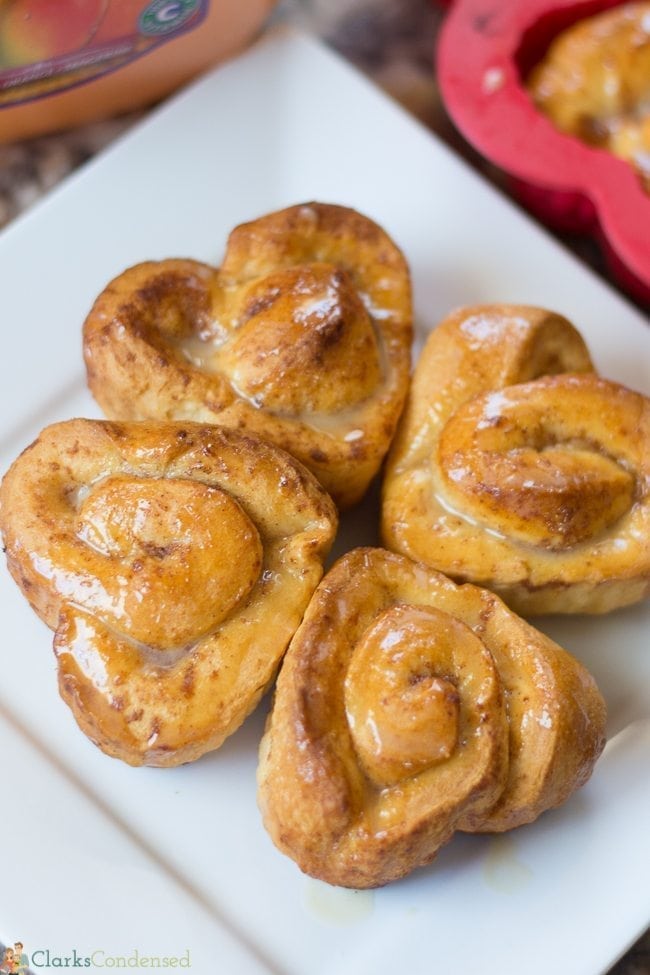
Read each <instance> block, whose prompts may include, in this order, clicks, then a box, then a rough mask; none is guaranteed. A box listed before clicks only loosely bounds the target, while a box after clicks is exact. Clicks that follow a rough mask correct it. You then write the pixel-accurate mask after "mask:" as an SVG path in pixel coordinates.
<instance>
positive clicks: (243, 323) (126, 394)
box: [84, 203, 412, 507]
mask: <svg viewBox="0 0 650 975" xmlns="http://www.w3.org/2000/svg"><path fill="white" fill-rule="evenodd" d="M411 314H412V313H411V293H410V282H409V273H408V268H407V266H406V262H405V260H404V258H403V256H402V254H401V252H400V251H399V249H398V248H397V247H396V246H395V244H394V243H393V242H392V241H391V240H390V238H389V237H388V236H387V235H386V234H385V233H384V231H383V230H381V228H380V227H378V226H377V224H375V223H373V222H372V221H371V220H369V219H368V218H367V217H364V216H362V215H361V214H359V213H356V212H355V211H354V210H350V209H348V208H346V207H339V206H332V205H326V204H320V203H309V204H305V205H302V206H295V207H290V208H289V209H287V210H281V211H279V212H277V213H273V214H270V215H268V216H265V217H261V218H260V219H258V220H255V221H253V222H251V223H247V224H242V225H241V226H239V227H236V228H235V230H233V232H232V233H231V235H230V238H229V241H228V247H227V250H226V255H225V258H224V261H223V264H222V265H221V267H220V268H219V269H218V270H217V269H215V268H212V267H209V266H208V265H206V264H201V263H199V262H197V261H191V260H167V261H160V262H157V263H156V262H148V263H144V264H139V265H137V266H136V267H133V268H130V269H129V270H127V271H125V272H124V273H123V274H121V275H120V276H119V277H117V278H116V279H115V280H114V281H112V282H111V283H110V284H109V285H108V286H107V288H106V289H105V290H104V291H103V292H102V294H101V295H100V296H99V297H98V299H97V301H96V302H95V304H94V306H93V309H92V310H91V312H90V314H89V315H88V318H87V319H86V323H85V326H84V355H85V360H86V367H87V373H88V383H89V386H90V389H91V391H92V393H93V395H94V396H95V398H96V399H97V401H98V403H99V404H100V406H101V407H102V409H103V410H104V412H105V413H106V414H107V415H108V416H109V417H116V418H118V417H119V418H128V419H148V418H152V419H156V418H157V419H183V420H184V419H190V420H199V421H201V422H207V423H219V424H221V425H224V426H228V427H232V428H238V429H243V430H247V431H251V432H252V433H254V434H256V435H259V436H262V437H264V438H265V439H267V440H270V441H272V442H273V443H276V444H278V445H279V446H280V447H283V448H284V449H285V450H287V451H288V452H289V453H291V454H293V455H294V456H296V457H298V459H299V460H300V461H302V463H304V464H305V465H306V466H307V467H308V468H309V469H310V470H311V471H312V472H313V473H314V474H315V475H316V476H317V477H318V479H319V480H320V481H321V483H322V484H323V485H324V486H325V488H326V489H327V490H328V491H329V492H330V493H331V494H332V496H333V497H334V499H335V501H336V502H337V504H338V505H339V506H340V507H348V506H350V505H351V504H354V503H355V502H356V501H358V500H359V499H360V498H361V496H362V495H363V493H364V491H365V490H366V488H367V486H368V483H369V482H370V480H371V478H372V477H373V476H374V475H375V474H376V472H377V470H378V468H379V465H380V463H381V461H382V459H383V457H384V455H385V453H386V451H387V449H388V446H389V443H390V440H391V437H392V435H393V432H394V430H395V426H396V424H397V420H398V418H399V414H400V411H401V409H402V405H403V402H404V398H405V396H406V388H407V383H408V374H409V365H410V344H411Z"/></svg>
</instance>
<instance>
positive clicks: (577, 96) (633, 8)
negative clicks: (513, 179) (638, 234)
mask: <svg viewBox="0 0 650 975" xmlns="http://www.w3.org/2000/svg"><path fill="white" fill-rule="evenodd" d="M528 88H529V91H530V93H531V96H532V98H533V100H534V102H535V104H536V105H537V106H538V108H539V109H540V110H541V111H542V112H544V113H545V114H546V115H548V117H549V118H550V119H551V121H552V122H553V123H554V124H555V125H556V126H557V127H558V128H559V129H560V130H561V131H562V132H568V133H569V134H571V135H575V136H577V137H578V138H580V139H582V140H583V141H584V142H587V143H590V144H592V145H596V146H600V147H601V148H603V149H607V150H608V151H609V152H611V153H613V154H614V155H615V156H619V157H620V158H621V159H625V160H626V161H627V162H630V163H632V165H634V166H635V168H636V169H637V171H638V173H639V175H640V176H641V180H642V182H643V186H644V188H645V190H646V191H647V192H650V3H648V2H647V0H646V2H643V3H626V4H621V5H619V6H616V7H614V8H613V9H612V10H605V11H603V12H601V13H599V14H596V15H595V16H593V17H585V18H584V19H583V20H580V21H578V23H576V24H574V25H573V26H572V27H569V28H568V29H567V30H565V31H563V32H562V33H561V34H559V35H558V37H556V39H555V40H554V41H553V43H552V44H551V46H550V48H549V50H548V52H547V54H546V55H545V57H544V58H543V60H542V61H541V62H540V63H539V64H538V65H537V67H536V68H535V69H534V70H533V71H532V72H531V75H530V78H529V80H528Z"/></svg>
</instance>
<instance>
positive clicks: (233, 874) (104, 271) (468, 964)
mask: <svg viewBox="0 0 650 975" xmlns="http://www.w3.org/2000/svg"><path fill="white" fill-rule="evenodd" d="M311 199H317V200H323V201H326V202H335V203H342V204H347V205H350V206H353V207H355V208H357V209H359V210H361V211H362V212H365V213H367V214H368V215H369V216H372V217H373V218H374V219H376V220H377V221H379V223H381V224H382V225H383V226H384V227H385V228H386V229H387V230H388V232H389V233H390V234H391V235H392V236H393V237H394V238H395V239H396V240H397V241H398V243H399V244H400V245H401V246H402V247H403V249H404V251H405V253H406V256H407V258H408V259H409V261H410V264H411V268H412V271H413V280H414V288H415V299H416V316H417V325H418V332H419V337H420V341H421V339H422V337H423V336H424V335H425V334H426V333H427V331H428V330H429V329H431V328H432V327H433V326H434V325H435V323H436V321H437V320H438V319H439V318H440V317H442V316H443V315H444V314H445V313H446V312H447V311H448V310H449V309H450V308H451V307H452V306H454V305H457V304H462V303H470V302H477V301H490V300H501V301H510V302H517V301H522V302H527V303H531V304H535V303H537V304H543V305H547V306H549V307H552V308H555V309H557V310H558V311H561V312H563V313H564V314H566V315H567V316H569V317H570V318H571V319H573V321H574V322H575V323H576V325H577V326H578V327H579V328H580V329H581V331H582V332H583V334H584V335H585V336H586V337H587V339H588V341H589V343H590V345H591V348H592V350H593V354H594V357H595V360H596V363H597V365H598V366H599V367H600V369H601V371H602V372H603V373H604V374H605V375H606V376H608V377H610V378H613V379H616V380H619V381H621V382H624V383H627V384H628V385H630V386H632V387H635V388H639V389H644V390H645V391H646V392H650V375H649V374H648V366H649V363H650V332H649V331H648V328H647V324H646V322H645V321H644V320H643V318H642V317H641V315H640V314H639V313H638V312H635V311H633V310H632V309H631V308H630V307H629V306H628V305H626V304H625V303H624V302H623V301H622V300H621V299H620V298H619V297H617V296H616V295H615V294H614V293H612V292H611V291H610V290H609V289H608V288H607V287H606V286H605V285H604V284H602V283H601V282H599V281H598V280H596V279H595V278H594V277H593V276H592V275H591V274H590V273H589V272H588V271H587V270H586V269H585V268H584V267H582V266H581V265H580V264H578V263H577V262H576V261H575V260H574V259H573V258H572V257H570V256H569V255H568V254H567V253H565V252H564V251H563V250H562V249H561V248H560V247H559V246H558V245H557V244H556V243H554V242H553V241H552V240H550V239H549V238H548V237H547V236H546V235H545V234H544V233H543V232H542V231H540V230H539V229H537V228H536V227H535V226H534V225H533V224H532V223H530V222H529V221H528V220H527V219H526V218H525V217H524V216H522V215H521V214H520V213H519V212H518V211H517V210H516V209H515V208H514V207H512V206H511V205H510V204H509V203H507V202H506V201H504V199H503V198H502V197H501V196H499V195H498V194H497V193H496V192H495V191H493V190H492V189H491V188H489V187H488V186H487V185H486V184H485V183H484V182H483V181H482V180H481V179H479V178H478V177H477V176H476V175H474V174H473V173H472V172H471V171H470V170H469V169H468V168H467V167H466V166H465V165H464V164H463V163H462V162H460V161H459V160H458V159H457V158H456V157H455V156H454V155H453V154H452V153H450V152H449V151H448V150H447V149H446V148H445V147H444V146H442V145H441V144H439V143H438V142H437V141H436V140H435V139H434V138H433V137H432V136H431V135H430V134H429V133H427V132H425V131H424V130H423V129H421V128H420V127H419V126H418V125H417V124H416V123H415V122H413V121H412V120H411V119H410V118H408V117H407V116H406V115H404V114H403V113H402V112H401V111H400V109H398V108H397V107H396V106H395V105H393V104H392V103H390V102H389V101H387V100H386V99H385V98H384V97H383V96H382V95H381V94H380V93H379V92H378V91H377V90H375V89H374V88H373V87H372V86H371V85H369V84H368V83H367V82H365V81H364V80H363V79H361V78H360V77H359V76H358V75H356V74H355V73H354V72H353V71H352V70H351V69H350V68H349V67H347V66H345V65H344V64H343V63H341V62H340V61H338V60H337V59H336V58H335V57H334V56H332V55H331V54H330V53H328V52H327V51H326V50H325V49H323V48H322V47H320V46H319V45H317V44H316V43H314V42H313V41H310V40H307V39H305V38H302V37H299V36H296V35H295V34H291V33H287V32H284V31H280V32H279V33H275V34H271V35H269V36H267V37H266V38H264V39H263V40H262V41H261V42H260V43H259V44H258V45H257V46H256V47H255V48H253V49H252V50H251V51H249V52H248V53H246V54H245V55H244V56H242V57H240V58H238V59H237V60H236V61H234V62H233V63H231V64H229V65H227V66H225V67H222V68H220V69H218V70H217V71H215V72H214V73H213V74H211V75H210V76H208V77H206V78H205V79H203V80H201V81H200V82H199V83H198V84H196V85H194V86H192V87H191V88H190V89H188V90H187V91H185V92H184V93H182V94H181V95H180V96H178V97H177V98H175V99H174V100H173V101H171V102H170V103H169V104H167V105H166V106H164V107H163V108H162V109H161V110H160V111H158V112H156V113H155V114H154V115H153V116H151V117H150V118H149V119H148V120H147V121H146V122H145V123H144V124H143V125H141V126H140V127H139V128H138V129H137V130H135V131H133V132H132V133H131V134H129V135H128V136H127V137H126V138H124V139H122V140H121V141H120V142H119V143H118V144H116V145H115V146H113V147H112V148H111V149H110V150H109V151H107V152H105V153H104V154H103V155H102V156H101V158H98V159H97V160H95V161H94V162H93V163H91V164H90V165H88V166H86V167H85V168H84V169H83V170H82V171H80V172H79V173H78V174H76V175H75V176H73V177H72V178H71V179H69V180H68V181H67V183H66V185H65V186H63V187H62V188H61V189H60V190H58V191H57V192H55V193H53V194H52V195H51V196H50V197H49V198H48V199H47V200H45V201H44V203H42V204H41V205H40V206H39V207H38V208H36V209H35V210H34V211H33V212H31V213H29V214H27V215H26V216H25V217H24V218H23V219H21V220H20V221H18V222H17V223H16V224H15V225H14V226H12V227H10V228H9V230H8V231H7V232H6V233H5V234H4V236H3V237H2V238H1V239H0V275H1V281H2V288H1V290H0V301H1V305H2V319H3V323H4V352H3V366H4V368H3V376H2V378H3V383H2V387H1V388H0V403H1V408H2V415H3V416H4V418H5V419H4V423H3V435H2V440H1V443H0V466H1V468H2V469H3V470H4V469H6V467H7V466H8V465H9V463H10V462H11V461H12V460H13V458H14V457H15V455H16V454H17V452H18V451H19V450H20V449H22V447H24V446H25V445H26V444H27V443H28V442H29V441H30V440H31V439H32V438H33V437H34V436H35V435H36V434H37V433H38V431H39V430H40V428H41V427H42V426H44V425H45V424H46V423H48V422H50V421H53V420H57V419H64V418H68V417H71V416H79V415H90V416H98V415H99V414H98V410H97V408H96V406H95V405H94V404H93V402H92V400H91V398H90V396H89V394H88V393H87V392H86V390H85V385H84V377H83V368H82V359H81V342H80V329H81V323H82V321H83V318H84V316H85V314H86V312H87V311H88V309H89V307H90V305H91V303H92V301H93V299H94V297H95V295H96V294H97V293H98V292H99V291H100V290H101V289H102V288H103V286H104V285H105V284H106V282H107V281H108V280H109V279H110V278H111V277H112V276H113V275H115V274H116V273H118V272H119V271H121V270H122V269H123V268H125V267H126V266H127V265H129V264H133V263H135V262H137V261H140V260H144V259H148V258H152V259H155V258H165V257H170V256H187V257H194V258H197V259H199V260H204V261H211V262H215V263H218V261H219V259H220V257H221V254H222V250H223V246H224V243H225V239H226V235H227V233H228V231H229V229H230V228H231V227H233V226H234V225H235V224H237V223H239V222H241V221H242V220H247V219H250V218H252V217H255V216H257V215H260V214H262V213H264V212H266V211H269V210H273V209H275V208H278V207H283V206H286V205H289V204H292V203H297V202H300V201H305V200H311ZM375 525H376V509H375V508H374V507H373V503H372V502H371V501H368V502H367V503H366V504H365V507H363V508H361V509H359V510H357V511H355V512H353V513H351V515H348V516H347V517H346V519H345V520H344V525H343V528H342V533H341V537H340V540H339V543H338V546H337V547H338V550H339V551H341V550H345V549H346V548H350V547H352V546H353V545H355V544H358V543H359V542H368V543H373V542H374V541H375V540H376V533H375ZM0 597H1V600H2V602H1V605H2V624H3V630H2V633H3V637H2V644H3V651H2V654H3V665H2V682H1V683H2V686H1V690H0V705H1V708H2V711H3V713H4V715H5V719H4V720H3V721H2V722H0V745H1V748H2V784H1V785H0V789H1V790H2V799H1V801H0V822H1V824H2V832H1V834H0V835H1V839H0V844H1V845H0V862H1V863H2V876H3V882H2V884H1V885H0V937H2V938H4V939H5V943H7V941H8V940H11V941H13V940H14V939H16V938H20V939H21V940H22V941H23V942H24V943H25V946H26V950H27V951H28V952H32V954H33V956H34V957H33V962H34V967H35V969H36V970H38V969H37V968H36V958H37V957H38V959H39V960H40V961H42V960H43V958H44V956H43V955H38V956H36V955H34V952H36V951H37V950H44V949H45V948H47V947H49V948H50V949H51V951H52V952H54V953H56V952H58V953H59V954H60V955H66V954H68V955H70V954H71V952H72V948H73V947H76V948H77V950H78V951H81V952H83V951H86V952H91V951H93V950H105V951H106V952H107V953H108V954H119V953H120V952H121V953H124V952H128V951H132V950H133V949H135V948H137V949H138V950H139V951H140V953H141V954H150V955H163V954H165V953H167V954H168V953H170V952H171V953H176V954H179V955H181V954H182V953H183V951H185V949H189V950H190V957H191V960H192V969H193V970H194V971H197V972H200V973H201V975H206V973H208V972H219V973H224V975H243V973H245V972H249V971H250V972H251V973H254V972H264V971H271V972H274V973H276V975H307V973H309V975H335V973H336V975H388V973H389V972H390V973H392V972H393V971H394V970H395V966H396V965H398V966H399V969H400V970H401V971H404V972H407V973H408V975H431V973H432V972H440V973H445V975H449V973H462V975H465V973H472V972H477V971H481V973H482V975H504V973H511V972H526V973H527V975H537V973H544V975H547V973H548V972H553V973H555V975H562V973H567V975H569V973H570V975H595V973H598V972H602V971H604V970H606V969H607V968H608V967H609V965H611V964H612V962H613V961H614V960H615V958H616V957H617V956H618V955H619V954H620V953H621V952H622V951H623V950H624V949H625V948H626V947H627V946H628V945H629V944H630V943H631V942H632V941H633V940H634V938H635V937H636V936H637V935H638V934H639V933H640V932H641V931H642V930H643V928H644V927H645V925H646V924H647V923H648V921H649V920H650V898H649V897H648V890H649V889H650V830H649V829H648V822H649V821H650V774H648V773H649V772H650V647H648V646H647V643H648V628H647V624H648V620H649V618H650V617H649V613H648V608H647V607H646V608H642V607H635V608H632V609H629V610H626V611H622V612H618V613H614V614H612V615H611V616H608V617H606V618H595V619H590V618H582V619H581V618H576V619H563V620H560V619H545V620H542V621H541V626H542V628H543V629H544V630H545V631H547V632H549V633H550V634H551V635H552V636H553V637H554V638H555V639H557V640H558V641H559V642H560V643H562V644H564V646H566V647H567V648H568V649H569V650H571V651H572V652H574V653H575V654H576V655H577V656H578V657H580V658H581V659H582V660H584V661H585V663H586V664H587V665H588V666H589V667H590V669H591V670H592V671H593V673H594V674H595V676H596V678H597V679H598V681H599V684H600V686H601V688H602V689H603V691H604V693H605V695H606V697H607V701H608V705H609V710H610V725H609V733H610V742H609V745H608V747H607V750H606V752H605V754H604V756H603V758H602V759H601V761H600V762H599V765H598V767H597V770H596V772H595V774H594V776H593V778H592V780H591V781H590V783H589V784H588V785H587V787H586V788H584V789H583V790H581V792H579V793H578V794H577V795H575V796H574V797H573V799H572V800H571V801H570V802H568V803H567V804H566V805H565V806H564V807H563V808H562V809H560V810H557V811H555V812H552V813H548V814H546V815H545V816H543V817H542V818H541V820H539V821H538V822H537V823H536V824H534V825H533V826H530V827H526V828H523V829H520V830H518V831H517V832H515V833H513V834H509V835H508V836H507V837H502V838H500V839H492V838H488V837H467V836H466V837H463V836H456V837H455V838H454V840H453V841H452V842H451V843H450V844H449V845H448V846H447V847H446V848H445V849H444V851H443V852H442V853H441V854H440V856H439V858H438V860H437V861H436V862H435V863H434V864H433V865H432V866H431V867H429V868H426V869H424V870H420V871H417V872H416V873H415V874H413V875H412V876H411V877H409V878H407V879H405V880H404V881H402V882H400V883H396V884H394V885H392V886H390V887H388V888H386V889H383V890H379V891H376V892H374V893H363V894H356V893H350V892H344V891H339V890H335V889H332V888H327V887H325V886H324V885H320V884H317V883H315V882H313V881H311V880H308V879H306V878H305V877H303V876H302V875H301V874H300V873H299V871H298V869H297V868H296V867H295V866H294V864H293V863H292V862H291V861H290V860H288V859H286V858H284V857H283V856H281V855H280V854H279V853H278V852H276V850H275V849H274V847H273V846H272V844H271V842H270V840H269V839H268V837H267V836H266V834H265V832H264V830H263V828H262V826H261V823H260V818H259V815H258V811H257V808H256V803H255V766H256V750H257V744H258V740H259V737H260V733H261V728H262V723H263V718H264V715H263V713H262V712H263V711H264V707H262V708H261V709H260V710H259V711H258V713H257V714H255V715H254V716H253V717H252V718H251V719H249V721H248V722H247V723H246V724H245V726H244V727H243V728H242V729H241V730H240V731H239V732H238V733H237V734H235V735H234V736H233V737H232V738H231V739H229V741H228V742H227V743H226V744H225V746H224V747H223V748H222V749H221V750H220V751H218V752H216V753H214V754H212V755H209V756H206V757H205V758H204V759H202V760H201V761H199V762H197V763H195V764H194V765H191V766H186V767H183V768H178V769H173V770H156V769H132V768H128V767H127V766H126V765H123V764H121V763H120V762H118V761H114V760H112V759H109V758H107V757H106V756H104V755H103V754H102V753H101V752H100V751H99V750H97V749H96V748H95V747H94V746H93V745H91V744H90V742H88V741H87V740H86V739H85V738H84V736H83V735H82V734H81V733H80V732H79V731H78V729H77V727H76V725H75V723H74V721H73V719H72V716H71V714H70V713H69V712H68V710H67V708H66V707H65V706H64V705H63V704H62V703H61V701H60V700H59V697H58V693H57V686H56V675H55V667H54V659H53V656H52V654H51V651H50V644H51V635H50V634H49V633H48V631H47V630H46V629H45V627H44V626H43V625H42V624H41V623H40V622H39V621H38V620H37V618H36V617H35V616H34V614H33V613H32V612H31V610H30V609H29V607H28V606H27V604H26V602H25V601H24V600H23V598H22V596H21V595H20V594H19V592H18V591H17V589H16V587H15V586H14V585H13V583H12V582H11V580H10V578H9V575H8V573H7V572H6V570H5V569H4V567H3V568H2V571H1V573H0ZM11 877H13V878H15V882H11V883H6V882H5V880H6V878H11ZM16 878H17V879H16ZM97 957H100V956H97ZM92 970H95V969H92Z"/></svg>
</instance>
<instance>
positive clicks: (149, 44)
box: [0, 0, 209, 108]
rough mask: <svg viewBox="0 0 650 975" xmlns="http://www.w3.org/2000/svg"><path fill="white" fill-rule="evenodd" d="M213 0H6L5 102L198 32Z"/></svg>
mask: <svg viewBox="0 0 650 975" xmlns="http://www.w3.org/2000/svg"><path fill="white" fill-rule="evenodd" d="M208 6H209V0H149V3H145V2H144V0H57V3H51V2H48V0H4V2H0V108H4V107H9V106H13V105H18V104H20V103H21V102H27V101H33V100H34V99H37V98H44V97H46V96H47V95H57V94H59V93H60V92H62V91H65V90H66V89H67V88H72V87H74V86H75V85H81V84H85V83H86V82H88V81H94V80H95V79H96V78H99V77H101V76H102V75H105V74H108V73H109V72H111V71H117V70H118V69H119V68H122V67H124V66H125V65H126V64H129V62H131V61H135V60H136V58H140V57H142V56H143V55H144V54H147V53H148V52H149V51H151V50H153V49H154V48H157V47H159V46H160V45H161V44H164V43H166V42H167V41H170V40H172V39H173V38H175V37H178V36H179V35H180V34H185V33H186V32H187V31H191V30H194V28H195V27H198V25H199V24H200V23H201V22H202V21H203V19H204V18H205V15H206V13H207V9H208Z"/></svg>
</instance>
